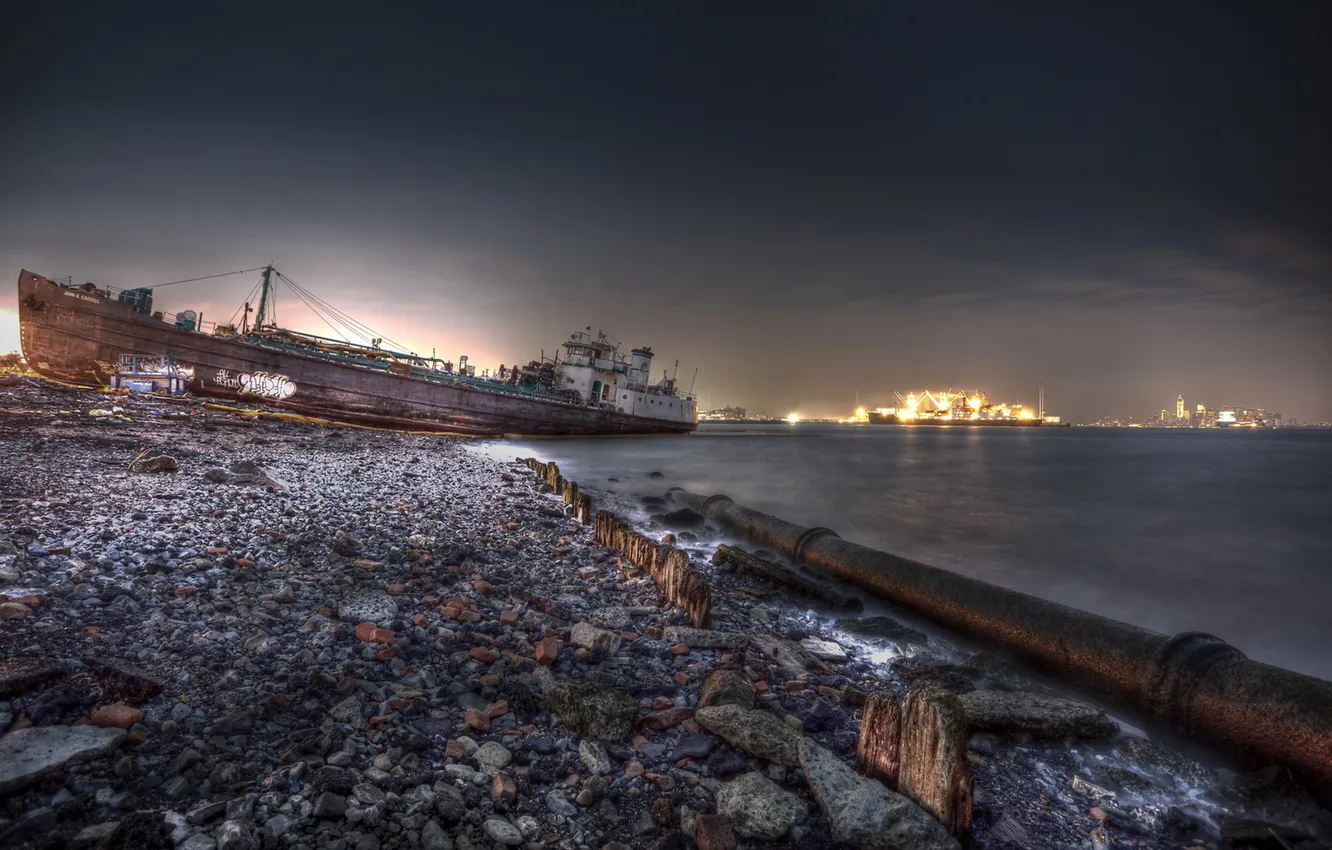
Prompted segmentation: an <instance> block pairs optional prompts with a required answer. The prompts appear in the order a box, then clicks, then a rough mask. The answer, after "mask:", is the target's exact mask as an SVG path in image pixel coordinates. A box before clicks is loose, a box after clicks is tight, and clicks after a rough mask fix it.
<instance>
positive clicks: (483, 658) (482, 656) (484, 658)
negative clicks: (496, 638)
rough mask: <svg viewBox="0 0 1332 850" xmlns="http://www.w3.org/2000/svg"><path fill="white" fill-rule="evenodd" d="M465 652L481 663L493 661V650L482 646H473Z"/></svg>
mask: <svg viewBox="0 0 1332 850" xmlns="http://www.w3.org/2000/svg"><path fill="white" fill-rule="evenodd" d="M467 654H468V655H470V656H472V658H473V659H474V660H476V661H480V662H481V663H482V664H491V663H493V662H494V661H495V651H494V650H493V649H489V648H487V647H484V646H474V647H472V648H471V650H470V651H469V652H468V653H467Z"/></svg>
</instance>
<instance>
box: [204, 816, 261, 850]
mask: <svg viewBox="0 0 1332 850" xmlns="http://www.w3.org/2000/svg"><path fill="white" fill-rule="evenodd" d="M213 837H214V838H215V839H216V840H217V850H258V847H259V842H258V840H257V839H256V838H255V837H254V835H253V834H252V833H251V832H250V828H249V826H247V825H246V824H245V823H244V822H243V821H238V820H228V821H223V822H222V825H221V826H219V827H218V828H217V832H216V833H214V834H213Z"/></svg>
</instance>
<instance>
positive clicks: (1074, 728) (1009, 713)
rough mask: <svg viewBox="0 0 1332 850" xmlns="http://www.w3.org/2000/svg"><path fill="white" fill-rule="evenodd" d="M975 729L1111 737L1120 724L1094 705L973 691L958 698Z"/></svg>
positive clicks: (1050, 697)
mask: <svg viewBox="0 0 1332 850" xmlns="http://www.w3.org/2000/svg"><path fill="white" fill-rule="evenodd" d="M958 699H959V700H960V701H961V703H962V708H963V709H964V710H965V711H966V713H967V724H968V725H969V726H970V728H971V731H973V732H1025V733H1027V734H1030V735H1032V736H1033V737H1036V738H1065V737H1079V738H1109V737H1112V736H1114V735H1116V734H1118V733H1119V724H1117V723H1115V722H1114V721H1113V720H1111V719H1110V718H1109V717H1107V716H1106V713H1105V712H1104V711H1102V710H1100V709H1099V708H1097V707H1096V706H1094V705H1088V704H1087V703H1085V702H1078V701H1077V700H1072V699H1066V698H1064V697H1055V696H1045V695H1043V694H1031V693H1021V692H1013V691H972V692H971V693H969V694H962V695H960V696H959V697H958Z"/></svg>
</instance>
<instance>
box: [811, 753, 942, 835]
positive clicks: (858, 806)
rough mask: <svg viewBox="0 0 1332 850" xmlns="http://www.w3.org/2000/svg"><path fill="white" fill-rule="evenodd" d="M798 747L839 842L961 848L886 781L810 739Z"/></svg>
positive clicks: (816, 797)
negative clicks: (863, 772)
mask: <svg viewBox="0 0 1332 850" xmlns="http://www.w3.org/2000/svg"><path fill="white" fill-rule="evenodd" d="M798 749H799V756H800V769H801V770H802V771H803V772H804V774H805V779H806V781H807V782H809V788H810V791H812V792H813V793H814V799H815V800H816V801H817V802H818V804H819V808H820V809H822V810H823V813H824V815H826V816H827V818H828V820H829V821H830V823H831V826H832V833H833V837H834V838H836V839H837V840H838V841H844V842H846V843H847V844H850V845H851V846H852V847H856V848H858V850H960V847H961V845H960V844H958V841H957V839H955V838H953V837H952V836H951V835H949V834H948V830H946V829H944V827H943V824H941V823H939V822H938V821H937V820H935V819H934V818H933V817H931V816H930V814H929V813H928V812H926V811H925V810H924V809H922V808H920V807H919V806H917V805H916V804H915V803H913V802H911V801H910V800H908V799H907V798H906V797H904V796H902V795H901V794H898V793H895V792H893V791H890V790H888V789H887V788H886V787H884V785H883V783H882V782H879V781H877V780H874V779H867V778H866V777H863V776H861V775H860V774H858V773H856V772H855V771H854V770H852V769H851V767H850V766H849V765H847V764H845V763H843V762H842V760H841V759H839V758H838V757H837V756H836V755H834V754H833V753H832V752H830V751H829V750H826V749H824V748H823V747H820V746H819V745H818V744H816V743H814V741H813V740H811V739H809V738H803V739H801V741H800V743H799V745H798Z"/></svg>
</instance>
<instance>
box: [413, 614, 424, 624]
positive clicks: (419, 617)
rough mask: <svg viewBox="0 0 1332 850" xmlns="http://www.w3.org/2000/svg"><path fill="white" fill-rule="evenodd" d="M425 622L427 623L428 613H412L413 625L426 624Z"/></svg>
mask: <svg viewBox="0 0 1332 850" xmlns="http://www.w3.org/2000/svg"><path fill="white" fill-rule="evenodd" d="M425 624H426V615H425V614H413V615H412V625H413V626H424V625H425Z"/></svg>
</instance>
